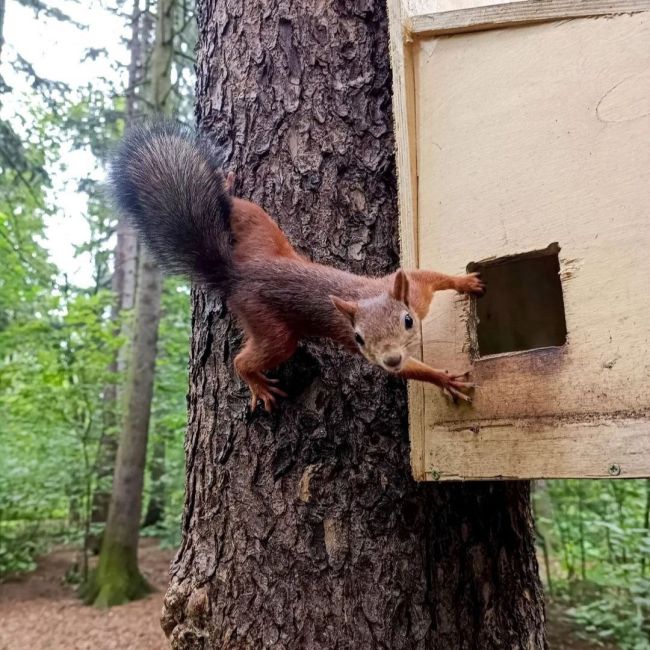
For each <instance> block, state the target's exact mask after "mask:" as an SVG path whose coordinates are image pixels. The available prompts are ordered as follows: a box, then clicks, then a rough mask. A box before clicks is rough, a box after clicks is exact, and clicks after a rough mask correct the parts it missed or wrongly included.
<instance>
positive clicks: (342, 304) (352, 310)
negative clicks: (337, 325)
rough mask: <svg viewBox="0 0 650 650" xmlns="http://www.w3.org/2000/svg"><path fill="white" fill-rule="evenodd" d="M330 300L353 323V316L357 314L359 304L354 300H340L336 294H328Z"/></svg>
mask: <svg viewBox="0 0 650 650" xmlns="http://www.w3.org/2000/svg"><path fill="white" fill-rule="evenodd" d="M330 300H331V301H332V303H333V305H334V306H335V307H336V308H337V309H338V310H339V311H340V312H341V313H342V314H343V315H344V316H345V317H346V318H347V319H348V320H349V321H350V323H351V324H352V325H354V317H355V316H356V315H357V310H358V309H359V306H358V305H357V303H356V302H350V301H348V300H342V299H341V298H338V297H337V296H330Z"/></svg>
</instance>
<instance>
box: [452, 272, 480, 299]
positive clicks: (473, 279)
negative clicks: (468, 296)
mask: <svg viewBox="0 0 650 650" xmlns="http://www.w3.org/2000/svg"><path fill="white" fill-rule="evenodd" d="M458 291H459V292H460V293H473V294H474V295H476V296H482V295H483V294H484V293H485V282H483V280H482V279H481V274H480V273H468V274H467V275H465V276H463V278H462V280H461V282H460V284H459V286H458Z"/></svg>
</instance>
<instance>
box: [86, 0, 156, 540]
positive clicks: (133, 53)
mask: <svg viewBox="0 0 650 650" xmlns="http://www.w3.org/2000/svg"><path fill="white" fill-rule="evenodd" d="M141 18H142V16H141V11H140V2H139V0H135V2H134V3H133V9H132V12H131V39H130V42H129V55H130V61H129V78H128V84H129V85H128V88H127V90H126V110H125V116H124V117H125V123H126V126H127V128H128V127H129V126H130V125H131V124H132V123H133V119H134V117H135V110H136V95H137V87H138V84H139V82H140V81H141V79H139V75H140V72H139V71H140V68H141V65H142V58H143V57H142V54H143V50H144V49H145V48H143V47H142V41H143V34H142V30H141V28H140V27H141ZM137 266H138V241H137V238H136V235H135V232H134V231H133V228H131V226H129V224H128V223H127V221H126V219H124V218H121V217H119V221H118V224H117V242H116V244H115V255H114V260H113V277H112V278H111V290H112V292H113V295H114V303H113V308H112V310H111V320H112V321H116V322H117V321H118V320H120V319H121V318H120V317H121V316H122V315H123V314H124V312H125V311H128V310H131V309H133V306H134V304H135V285H136V277H137ZM131 333H132V332H131V327H130V323H129V320H128V319H124V320H123V321H122V322H121V324H120V327H119V332H118V334H119V335H120V336H122V337H123V338H124V340H125V341H127V343H125V344H124V345H123V346H122V347H121V348H120V350H118V352H117V354H116V355H115V359H114V361H113V363H112V364H111V368H110V370H111V372H114V373H115V375H116V381H115V382H114V383H111V384H109V385H108V386H106V387H105V388H104V395H103V399H104V403H105V417H104V427H103V430H102V435H101V438H100V440H99V448H98V450H97V461H96V467H97V486H98V487H97V489H96V490H95V492H94V493H93V504H92V514H91V520H92V521H93V522H94V523H103V522H105V521H106V519H107V517H108V505H109V503H110V499H111V488H112V479H113V472H114V470H115V456H116V454H117V434H116V431H117V428H118V426H119V413H120V408H119V403H120V397H121V396H120V391H119V386H118V383H117V382H118V381H119V379H117V377H123V376H125V371H126V365H127V360H128V355H129V350H130V344H129V343H128V342H129V341H130V339H131ZM93 541H94V540H93Z"/></svg>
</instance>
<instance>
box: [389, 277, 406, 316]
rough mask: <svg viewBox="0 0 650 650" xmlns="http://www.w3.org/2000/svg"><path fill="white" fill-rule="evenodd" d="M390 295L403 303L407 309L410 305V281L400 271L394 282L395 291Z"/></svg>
mask: <svg viewBox="0 0 650 650" xmlns="http://www.w3.org/2000/svg"><path fill="white" fill-rule="evenodd" d="M390 295H391V296H392V297H393V298H395V300H399V301H400V302H403V303H404V304H405V305H406V306H407V307H408V304H409V279H408V276H407V275H406V273H404V271H402V269H399V270H398V271H397V273H396V274H395V280H394V282H393V289H392V291H391V292H390Z"/></svg>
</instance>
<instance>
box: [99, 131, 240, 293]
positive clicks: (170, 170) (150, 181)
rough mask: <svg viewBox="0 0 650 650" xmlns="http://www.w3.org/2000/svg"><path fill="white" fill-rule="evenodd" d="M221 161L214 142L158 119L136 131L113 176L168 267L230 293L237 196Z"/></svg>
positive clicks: (128, 210)
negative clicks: (230, 189) (232, 194)
mask: <svg viewBox="0 0 650 650" xmlns="http://www.w3.org/2000/svg"><path fill="white" fill-rule="evenodd" d="M221 162H222V161H221V158H220V155H219V152H218V151H217V150H216V149H215V148H214V147H213V145H212V144H211V143H210V142H209V141H208V140H207V139H204V138H201V137H200V136H199V135H197V134H195V133H194V132H193V131H192V130H191V129H189V128H187V127H184V126H182V125H180V124H178V123H175V122H171V121H158V122H153V123H150V124H147V125H143V126H136V127H133V128H131V129H129V131H128V132H127V133H126V135H125V137H124V139H123V141H122V143H121V144H120V146H119V148H118V149H117V151H116V153H115V156H114V158H113V161H112V164H111V169H110V175H109V181H110V186H111V189H112V194H113V197H114V199H115V201H116V203H117V205H118V208H119V209H120V211H121V212H122V213H124V215H125V216H126V217H127V218H128V219H129V221H130V222H131V223H132V224H133V226H134V228H135V229H136V230H137V231H138V233H139V234H140V236H141V237H142V238H143V240H144V242H145V243H146V245H147V247H148V248H149V250H150V251H151V253H152V254H153V255H154V257H155V258H156V260H157V261H158V263H159V264H160V265H161V266H162V267H164V268H166V269H167V270H169V271H172V272H174V273H182V274H184V275H187V276H190V277H191V278H193V279H196V280H199V281H202V282H207V283H208V284H211V285H213V286H216V287H217V288H219V289H221V290H226V289H227V288H228V286H229V284H230V280H229V275H230V273H231V270H232V244H231V227H230V216H231V212H232V199H231V197H230V195H229V192H228V190H227V187H226V181H225V178H224V175H223V172H222V170H221Z"/></svg>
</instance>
